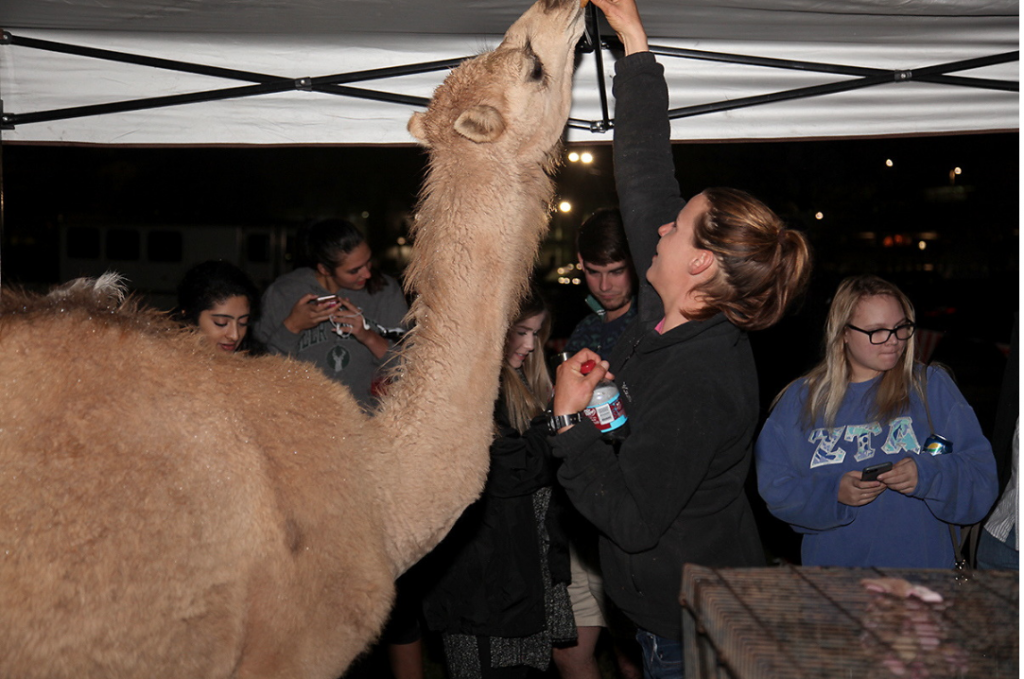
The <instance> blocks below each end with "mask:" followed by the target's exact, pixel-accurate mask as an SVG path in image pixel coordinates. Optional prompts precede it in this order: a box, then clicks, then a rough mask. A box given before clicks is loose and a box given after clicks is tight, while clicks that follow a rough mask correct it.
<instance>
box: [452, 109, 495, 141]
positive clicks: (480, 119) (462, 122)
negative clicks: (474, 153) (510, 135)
mask: <svg viewBox="0 0 1024 679" xmlns="http://www.w3.org/2000/svg"><path fill="white" fill-rule="evenodd" d="M455 131H456V132H458V133H459V134H461V135H462V136H463V137H465V138H466V139H469V140H470V141H475V142H476V143H478V144H484V143H486V142H489V141H494V140H495V139H497V138H498V137H500V136H501V134H502V132H504V131H505V119H504V118H502V117H501V111H499V110H498V109H496V108H494V107H493V106H485V105H483V104H478V105H476V106H472V107H470V108H468V109H466V110H465V111H463V112H462V114H461V115H459V117H458V118H457V119H456V120H455Z"/></svg>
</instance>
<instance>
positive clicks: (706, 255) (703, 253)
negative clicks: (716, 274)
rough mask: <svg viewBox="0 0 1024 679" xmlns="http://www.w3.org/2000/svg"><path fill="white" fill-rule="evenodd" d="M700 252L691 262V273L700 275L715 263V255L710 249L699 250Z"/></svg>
mask: <svg viewBox="0 0 1024 679" xmlns="http://www.w3.org/2000/svg"><path fill="white" fill-rule="evenodd" d="M698 252H699V254H698V255H697V256H696V257H694V258H693V260H692V261H691V262H690V274H691V275H693V276H699V275H700V274H702V273H704V272H705V271H707V270H708V268H710V266H711V265H712V264H714V263H715V256H714V255H713V254H711V251H710V250H699V251H698Z"/></svg>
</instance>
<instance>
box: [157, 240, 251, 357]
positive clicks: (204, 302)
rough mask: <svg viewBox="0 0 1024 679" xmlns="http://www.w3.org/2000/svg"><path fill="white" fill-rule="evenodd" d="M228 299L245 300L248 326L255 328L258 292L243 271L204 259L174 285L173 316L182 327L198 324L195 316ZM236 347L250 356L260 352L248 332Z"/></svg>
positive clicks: (221, 262)
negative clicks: (247, 309)
mask: <svg viewBox="0 0 1024 679" xmlns="http://www.w3.org/2000/svg"><path fill="white" fill-rule="evenodd" d="M232 297H245V298H246V299H247V300H248V301H249V325H250V326H253V325H255V323H256V321H257V320H258V319H259V317H260V293H259V290H258V289H257V288H256V286H255V285H254V284H253V282H252V281H251V280H250V279H249V277H248V276H247V275H246V274H245V272H244V271H242V270H241V269H239V268H238V267H237V266H235V265H234V264H232V263H231V262H225V261H223V260H220V259H211V260H207V261H205V262H202V263H201V264H196V265H195V266H193V267H192V268H191V269H189V270H188V271H186V272H185V275H184V276H183V277H182V279H181V282H180V283H179V284H178V308H177V310H176V311H175V317H176V318H177V319H178V321H179V322H180V323H182V324H185V325H199V314H201V313H203V312H204V311H209V310H210V309H212V308H213V307H215V306H216V305H218V304H220V303H221V302H223V301H225V300H228V299H230V298H232ZM238 348H239V350H242V351H248V352H249V353H251V354H258V353H262V346H260V345H259V343H258V341H257V340H256V338H255V337H254V334H253V333H252V332H251V330H250V332H247V333H246V334H245V337H244V338H243V339H242V341H241V343H240V344H239V347H238Z"/></svg>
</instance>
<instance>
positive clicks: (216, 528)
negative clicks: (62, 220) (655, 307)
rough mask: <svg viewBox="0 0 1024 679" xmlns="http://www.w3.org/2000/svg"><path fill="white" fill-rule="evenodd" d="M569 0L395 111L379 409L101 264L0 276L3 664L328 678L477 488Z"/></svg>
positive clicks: (533, 218) (558, 87) (569, 61)
mask: <svg viewBox="0 0 1024 679" xmlns="http://www.w3.org/2000/svg"><path fill="white" fill-rule="evenodd" d="M581 31H582V12H581V8H580V6H579V4H578V0H540V1H539V2H537V4H535V5H534V6H533V7H531V8H530V9H529V10H528V11H527V12H526V13H525V14H524V15H523V16H522V17H521V18H520V19H519V20H518V21H517V22H516V23H515V24H514V25H513V26H512V27H511V28H510V29H509V32H508V33H507V34H506V37H505V40H504V41H503V42H502V44H501V45H500V46H499V47H498V48H497V49H495V50H494V51H493V52H489V53H486V54H483V55H481V56H480V57H477V58H476V59H474V60H471V61H469V62H466V63H465V64H463V65H462V66H460V67H459V68H458V69H456V70H455V71H453V73H452V74H451V75H450V76H449V78H448V79H446V81H445V83H444V84H443V85H441V86H440V87H439V88H438V90H437V92H436V93H435V96H434V98H433V100H432V102H431V105H430V107H429V108H428V109H427V111H426V112H424V113H422V114H416V115H415V116H414V118H413V120H412V121H410V130H411V131H412V132H413V133H414V134H415V135H416V136H417V137H418V138H420V139H421V140H422V141H423V142H424V144H425V145H426V146H427V147H428V149H429V153H430V169H429V172H428V176H427V178H426V180H425V184H424V189H423V192H422V195H421V202H420V206H419V212H418V217H417V226H416V233H415V237H416V244H415V250H414V252H415V254H414V260H413V263H412V265H411V266H410V269H409V271H408V275H407V285H409V286H410V288H411V290H412V291H413V292H415V293H416V295H417V298H416V300H415V302H414V304H413V306H412V309H411V311H410V315H411V317H412V320H413V321H414V322H415V325H416V329H415V330H414V331H413V333H411V337H409V338H408V340H407V342H406V347H405V348H404V349H403V353H402V356H401V360H400V362H399V365H400V374H398V375H397V379H396V381H395V383H394V384H393V385H392V387H391V388H390V389H389V393H388V395H387V396H386V398H385V400H384V401H383V402H382V404H381V407H380V409H379V412H378V414H377V415H376V416H375V417H373V418H368V417H366V416H364V415H363V414H362V413H361V412H360V410H359V407H358V406H357V404H356V402H355V400H354V399H353V398H352V396H351V395H350V394H349V392H348V391H347V390H346V389H345V388H344V387H342V386H340V385H338V384H336V383H334V382H332V381H330V380H328V379H327V378H325V377H324V376H322V375H321V374H320V373H319V372H318V371H317V370H316V369H315V368H314V367H312V366H308V365H306V364H304V363H301V362H298V361H295V360H291V359H286V358H281V357H262V358H255V359H254V358H247V357H240V356H222V355H214V354H213V353H211V350H209V349H208V348H207V347H206V346H205V345H204V344H203V341H202V339H201V338H198V337H197V336H196V335H195V334H194V333H191V332H187V331H182V330H180V329H178V328H176V327H174V326H173V325H172V324H171V323H170V322H169V321H168V320H167V319H166V318H165V317H164V316H163V315H161V314H159V313H157V312H154V311H147V310H144V309H142V310H140V309H137V308H136V306H135V304H134V303H132V302H131V301H129V302H123V301H122V300H120V298H119V297H118V294H119V289H118V287H117V286H116V285H115V284H114V282H113V281H111V280H107V279H100V280H98V281H95V282H92V281H77V282H75V283H74V284H72V285H70V286H68V287H66V288H64V289H61V290H58V291H55V292H54V293H51V294H50V295H48V296H45V297H43V296H30V295H21V294H19V293H15V292H11V291H10V290H7V289H5V290H4V291H3V296H2V298H0V677H4V678H5V679H21V678H25V679H28V678H35V677H46V678H47V679H58V678H62V677H67V678H69V679H70V678H72V677H74V678H75V679H83V678H87V677H104V678H108V677H303V678H304V679H309V678H318V677H322V678H324V679H335V678H336V677H338V676H340V675H341V674H342V673H343V672H344V670H345V669H346V668H347V667H348V665H349V664H350V663H351V661H352V660H353V659H354V658H355V657H356V656H357V655H358V654H359V653H360V652H362V651H363V650H364V649H365V648H366V647H367V645H368V644H369V643H371V642H372V641H373V640H374V639H375V638H376V636H377V634H379V631H380V629H381V627H382V625H383V623H384V621H385V619H386V617H387V614H388V611H389V610H390V606H391V603H392V599H393V595H394V579H395V578H396V577H397V576H398V575H399V574H401V573H402V572H403V571H404V570H405V569H407V568H408V567H409V566H410V565H411V564H413V563H415V562H416V561H417V560H418V559H419V558H420V557H421V556H422V555H423V554H425V553H426V552H428V551H429V550H430V549H432V548H433V547H434V546H435V545H436V544H437V542H438V541H439V540H440V539H441V538H442V537H443V536H444V535H445V534H446V533H447V531H448V530H449V528H450V527H451V525H452V524H453V523H454V522H455V520H456V519H457V518H458V516H459V514H460V513H461V512H462V510H463V509H464V508H465V507H466V506H467V505H468V504H469V503H470V502H472V501H473V500H474V499H475V498H476V497H477V496H478V495H479V493H480V490H481V489H482V487H483V482H484V479H485V477H486V471H487V463H488V456H487V449H488V445H489V442H490V437H491V431H492V425H491V414H492V407H493V401H494V398H495V397H496V394H497V386H498V371H499V367H500V361H501V352H502V344H503V340H504V336H505V332H506V329H507V325H508V321H509V317H510V316H511V315H512V314H513V313H514V311H515V309H516V305H517V303H518V299H519V297H520V295H521V293H522V290H523V287H524V284H525V281H526V280H527V276H528V274H529V271H530V269H531V267H532V265H533V262H534V259H535V257H536V248H537V244H538V242H539V239H540V238H541V236H542V235H543V233H544V231H545V229H546V225H547V219H548V215H549V203H550V199H551V193H552V187H551V182H550V179H549V177H548V176H547V172H548V171H550V169H551V168H552V163H553V158H554V152H555V149H556V148H557V146H558V141H559V138H560V135H561V132H562V129H563V127H564V124H565V120H566V118H567V116H568V108H569V95H570V91H571V75H572V66H573V53H574V47H575V44H576V42H577V40H578V39H579V36H580V34H581Z"/></svg>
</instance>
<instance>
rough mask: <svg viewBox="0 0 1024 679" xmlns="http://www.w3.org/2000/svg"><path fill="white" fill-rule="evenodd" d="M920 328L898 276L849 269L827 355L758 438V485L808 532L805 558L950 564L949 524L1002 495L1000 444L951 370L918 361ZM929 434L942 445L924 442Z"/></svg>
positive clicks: (834, 308) (783, 515)
mask: <svg viewBox="0 0 1024 679" xmlns="http://www.w3.org/2000/svg"><path fill="white" fill-rule="evenodd" d="M915 328H916V322H915V315H914V307H913V305H912V304H911V302H910V300H909V299H908V298H907V296H906V295H905V294H903V292H902V291H901V290H900V289H899V288H898V287H896V286H895V285H893V284H892V283H889V282H887V281H885V280H883V279H881V278H878V277H877V276H853V277H850V278H847V279H846V280H844V281H843V282H842V283H841V284H840V285H839V289H838V290H837V292H836V294H835V297H834V298H833V300H832V304H831V307H830V309H829V315H828V321H827V323H826V327H825V347H824V349H825V356H824V358H823V360H822V361H821V363H819V364H818V365H817V366H815V367H814V368H813V369H812V370H811V371H810V372H809V373H807V375H805V376H804V377H802V378H800V379H798V380H796V381H795V382H793V383H792V384H790V385H789V386H788V387H786V389H785V390H783V392H782V393H781V394H780V395H779V397H778V398H777V399H776V403H775V406H774V409H773V411H772V413H771V415H770V416H769V418H768V421H767V422H766V423H765V425H764V428H763V430H762V432H761V435H760V437H759V438H758V441H757V447H756V461H757V477H758V488H759V490H760V493H761V496H762V497H763V498H764V499H765V501H766V502H767V504H768V509H769V510H770V511H771V512H772V513H773V514H774V515H775V516H777V517H778V518H779V519H781V520H783V521H785V522H787V523H788V524H789V525H790V526H792V528H793V530H795V531H796V532H797V533H800V534H802V535H803V544H802V547H801V554H802V561H803V565H805V566H863V567H868V566H875V567H887V568H951V567H952V566H953V565H954V563H955V558H954V550H953V539H952V538H951V536H950V531H949V526H950V525H954V526H956V525H966V524H970V523H974V522H976V521H980V520H981V519H982V518H983V517H984V516H985V514H986V513H987V512H988V510H989V508H990V507H991V506H992V503H993V502H995V499H996V492H997V482H996V470H995V460H994V458H993V456H992V447H991V445H990V444H989V442H988V441H987V440H986V439H985V437H984V435H983V434H982V433H981V427H980V425H979V424H978V419H977V417H976V416H975V414H974V411H973V410H972V409H971V407H970V405H968V404H967V401H966V400H965V399H964V397H963V395H962V394H961V393H960V391H959V390H958V389H957V387H956V385H955V384H954V383H953V381H952V379H951V378H950V377H949V375H948V374H947V373H946V372H945V371H943V370H940V369H938V368H935V367H928V366H924V365H922V364H920V363H917V362H916V361H915V360H914V331H915ZM932 434H938V435H940V436H942V437H943V438H944V439H946V441H947V442H948V443H947V445H946V446H945V451H944V452H943V451H942V450H939V449H927V448H926V441H927V439H928V438H929V436H931V435H932ZM890 463H891V467H890ZM879 465H882V471H880V472H879V471H875V470H872V469H871V468H877V467H878V466H879ZM886 469H887V471H886ZM872 477H874V478H873V479H872ZM869 479H870V480H869Z"/></svg>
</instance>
